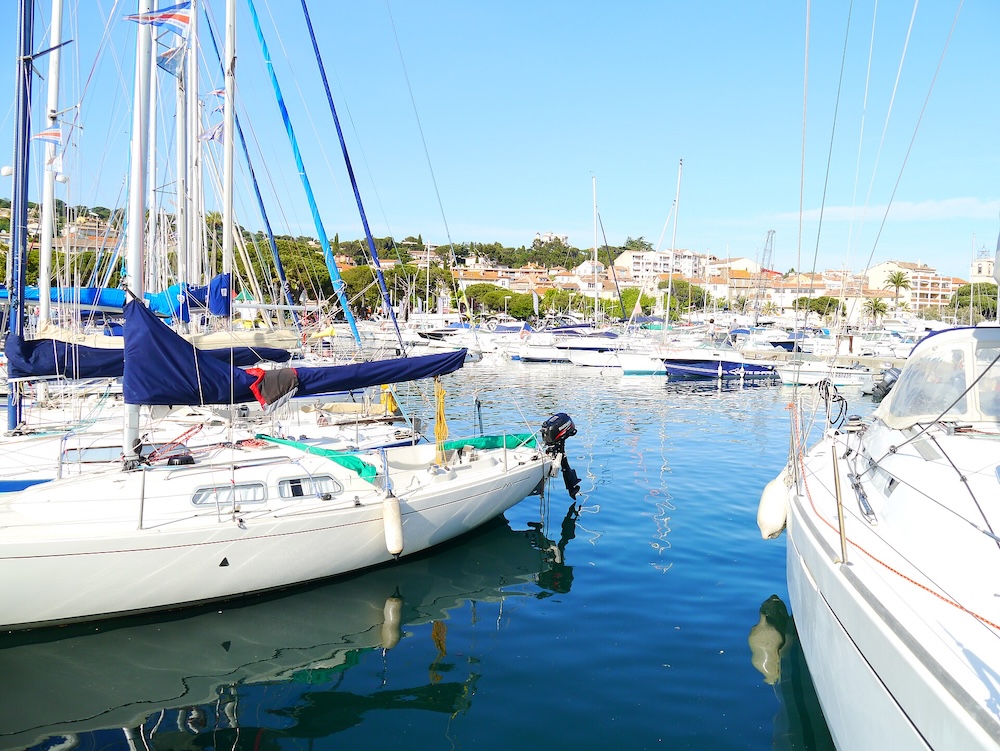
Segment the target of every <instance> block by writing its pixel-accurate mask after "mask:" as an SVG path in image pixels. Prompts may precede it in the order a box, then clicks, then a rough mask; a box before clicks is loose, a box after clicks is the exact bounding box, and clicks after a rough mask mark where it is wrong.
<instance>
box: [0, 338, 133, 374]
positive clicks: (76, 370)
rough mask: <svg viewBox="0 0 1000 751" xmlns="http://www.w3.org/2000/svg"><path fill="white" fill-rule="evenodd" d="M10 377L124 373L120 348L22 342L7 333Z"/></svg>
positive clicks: (51, 342)
mask: <svg viewBox="0 0 1000 751" xmlns="http://www.w3.org/2000/svg"><path fill="white" fill-rule="evenodd" d="M4 354H6V355H7V375H8V377H9V378H45V377H49V376H63V377H64V378H117V377H119V376H121V375H122V373H123V372H124V365H125V360H124V358H123V357H122V351H121V350H120V349H103V348H97V347H81V346H79V345H74V344H70V343H68V342H61V341H58V340H56V339H35V340H32V341H25V339H24V338H23V337H21V336H18V335H16V334H13V333H12V334H8V335H7V341H6V343H5V344H4Z"/></svg>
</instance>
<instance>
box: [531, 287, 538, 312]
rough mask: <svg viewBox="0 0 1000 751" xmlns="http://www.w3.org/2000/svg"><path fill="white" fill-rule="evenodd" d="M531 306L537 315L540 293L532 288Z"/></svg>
mask: <svg viewBox="0 0 1000 751" xmlns="http://www.w3.org/2000/svg"><path fill="white" fill-rule="evenodd" d="M531 307H532V308H534V310H535V315H536V316H537V315H538V293H537V292H535V290H531Z"/></svg>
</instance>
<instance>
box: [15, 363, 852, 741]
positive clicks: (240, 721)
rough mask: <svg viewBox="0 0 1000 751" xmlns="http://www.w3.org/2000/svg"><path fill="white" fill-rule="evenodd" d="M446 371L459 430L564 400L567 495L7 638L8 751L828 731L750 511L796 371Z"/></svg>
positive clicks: (780, 579)
mask: <svg viewBox="0 0 1000 751" xmlns="http://www.w3.org/2000/svg"><path fill="white" fill-rule="evenodd" d="M445 387H446V389H447V391H448V396H447V404H448V414H449V418H450V419H449V428H450V432H451V437H459V436H463V435H471V434H473V433H474V432H476V431H477V430H479V429H480V427H481V428H482V429H483V430H485V431H486V432H492V431H495V430H502V429H504V428H509V429H512V430H519V429H524V428H525V426H527V427H528V428H529V429H531V430H535V429H537V428H538V427H539V425H540V424H541V422H542V421H543V420H544V419H545V418H546V417H548V416H549V415H550V414H552V413H554V412H567V413H569V414H570V415H571V417H572V418H573V420H574V421H575V423H576V426H577V429H578V431H579V432H578V434H577V435H576V436H574V437H573V438H571V439H570V440H569V441H568V442H567V453H568V457H569V460H570V464H571V465H572V466H573V468H574V469H575V470H576V471H577V473H578V474H579V476H580V480H581V483H580V484H581V487H580V493H579V495H578V497H577V499H576V503H575V504H574V503H573V502H572V501H571V500H570V497H569V494H568V493H567V490H566V489H565V488H564V487H563V483H562V481H561V480H559V479H558V478H557V479H555V480H553V481H552V482H551V483H550V484H549V486H548V487H547V488H546V489H545V492H544V494H543V495H536V496H531V497H529V498H528V499H526V500H525V501H524V502H522V503H521V504H519V505H518V506H516V507H515V508H513V509H512V510H510V511H509V512H508V513H507V514H506V516H505V518H504V519H501V520H498V522H497V523H496V524H492V525H490V526H488V527H486V528H485V529H483V530H481V531H479V532H477V533H474V534H473V535H471V536H469V537H467V538H463V539H461V540H459V541H458V542H457V543H454V544H450V545H447V546H443V547H440V548H438V549H436V550H434V551H432V552H431V553H429V554H426V555H421V556H418V557H415V558H413V559H403V560H401V561H400V562H398V563H396V564H393V565H389V566H386V567H383V568H380V569H376V570H373V571H368V572H365V573H362V574H358V575H355V576H351V577H348V578H346V579H341V580H336V581H332V582H326V583H322V584H317V585H313V586H309V587H305V588H301V589H297V590H293V591H290V592H286V593H282V594H280V595H271V596H267V597H258V598H251V599H249V600H246V601H243V602H240V603H235V604H225V605H221V606H219V605H217V606H215V607H205V608H201V609H195V610H188V611H182V612H178V613H171V614H166V615H163V614H161V615H156V616H152V615H150V616H137V617H131V618H127V619H121V620H118V621H109V622H105V623H100V624H87V625H76V626H71V627H64V628H59V629H45V630H40V631H36V632H26V633H21V634H6V635H0V674H2V675H3V676H4V684H5V689H4V693H5V699H4V702H0V748H3V749H6V748H35V749H54V748H56V747H59V748H60V749H63V748H80V749H127V748H143V747H144V746H145V747H147V748H155V749H173V748H213V749H215V748H218V749H223V748H225V749H233V748H247V749H249V748H254V749H277V748H283V749H290V748H310V749H323V748H326V749H343V748H365V749H381V748H396V749H399V748H406V749H457V748H475V749H478V750H483V749H498V750H499V749H504V750H505V751H507V750H509V749H511V748H525V747H531V748H545V749H549V750H550V751H551V750H554V749H573V750H574V751H580V750H581V749H609V748H620V749H654V748H662V749H720V750H721V749H772V748H773V749H796V750H799V749H832V748H833V745H832V742H831V741H830V738H829V733H828V731H827V729H826V725H825V723H824V721H823V718H822V714H821V712H820V710H819V708H818V705H817V702H816V699H815V694H814V692H813V689H812V684H811V681H810V678H809V674H808V671H807V668H806V667H805V665H804V662H803V660H802V655H801V652H800V651H799V649H798V647H797V643H796V638H795V632H794V627H793V624H792V623H791V620H790V618H789V617H788V613H787V610H786V607H785V603H786V602H787V594H786V587H785V562H784V556H785V542H784V537H781V538H779V539H778V540H770V541H764V540H762V539H761V538H760V534H759V532H758V530H757V526H756V521H755V519H756V509H757V502H758V500H759V497H760V492H761V490H762V489H763V487H764V485H765V484H766V483H767V482H768V481H769V480H771V479H772V478H773V477H774V476H775V475H776V474H777V472H778V471H779V470H780V468H781V467H782V466H783V465H784V463H785V459H786V456H787V451H788V424H789V420H788V413H787V406H788V403H789V401H790V398H791V393H792V392H791V389H789V388H787V387H782V386H780V385H776V384H773V383H765V384H749V383H748V384H745V385H744V384H739V383H733V384H716V383H672V382H669V383H668V382H667V380H666V378H664V377H655V376H654V377H626V376H622V375H621V374H620V371H618V372H616V371H613V370H600V369H588V368H580V367H574V366H571V365H555V364H527V363H517V362H507V363H503V364H497V363H491V362H489V361H484V362H481V363H476V364H472V365H469V366H467V367H465V368H464V369H463V370H461V371H459V372H458V373H456V374H454V375H452V376H449V377H447V378H446V379H445ZM431 394H432V391H431V388H430V386H429V385H426V384H425V385H421V386H419V390H417V391H414V392H412V393H410V394H409V395H407V394H405V393H404V394H403V398H404V400H405V403H407V404H408V405H409V407H410V408H411V410H412V411H413V412H414V413H417V412H423V413H425V414H433V401H432V396H431ZM846 396H847V398H848V399H849V401H850V409H851V411H852V412H859V411H864V410H870V407H871V405H870V400H869V398H868V397H863V396H861V394H860V393H856V394H852V393H850V392H846ZM866 403H867V404H866ZM112 584H113V583H109V586H111V585H112Z"/></svg>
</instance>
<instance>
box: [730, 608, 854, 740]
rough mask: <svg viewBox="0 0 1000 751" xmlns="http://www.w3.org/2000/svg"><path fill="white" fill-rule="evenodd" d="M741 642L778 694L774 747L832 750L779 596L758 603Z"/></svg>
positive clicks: (794, 633)
mask: <svg viewBox="0 0 1000 751" xmlns="http://www.w3.org/2000/svg"><path fill="white" fill-rule="evenodd" d="M747 643H748V644H749V646H750V661H751V662H752V663H753V666H754V667H755V668H756V669H757V671H758V672H759V673H760V674H761V675H762V676H763V677H764V683H766V684H767V685H769V686H773V687H774V691H775V695H776V696H777V698H778V702H779V709H778V714H777V715H775V717H774V736H773V738H774V742H773V748H774V749H775V751H835V746H834V745H833V739H832V738H831V737H830V731H829V729H828V728H827V725H826V720H825V719H824V718H823V711H822V710H821V709H820V706H819V699H818V698H817V697H816V689H815V688H814V687H813V684H812V678H811V677H810V675H809V669H808V667H807V666H806V661H805V655H803V653H802V648H801V647H800V646H799V641H798V635H797V633H796V631H795V622H794V621H793V620H792V618H791V616H790V615H789V614H788V608H787V607H786V606H785V603H784V602H782V600H781V598H780V597H778V596H777V595H771V596H770V597H769V598H767V599H766V600H765V601H764V602H763V603H762V604H761V606H760V620H759V621H758V622H757V624H756V625H754V627H753V628H751V629H750V635H749V636H748V637H747Z"/></svg>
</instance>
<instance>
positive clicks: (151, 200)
mask: <svg viewBox="0 0 1000 751" xmlns="http://www.w3.org/2000/svg"><path fill="white" fill-rule="evenodd" d="M158 4H159V3H158V2H157V0H152V1H151V6H152V7H151V8H150V10H151V11H155V10H157V6H158ZM152 28H155V27H152ZM152 28H151V29H150V42H149V53H148V57H149V84H148V86H149V104H148V105H147V106H148V112H149V118H148V123H147V125H146V127H147V129H148V130H149V134H148V135H147V137H146V208H147V210H148V211H147V213H148V216H147V217H146V219H145V221H146V236H145V238H143V245H144V246H145V248H146V258H145V259H144V260H146V261H151V262H150V263H144V264H143V273H147V267H148V268H149V269H151V270H153V271H154V272H155V271H156V270H157V268H158V267H161V263H160V262H159V261H158V259H157V256H156V253H157V247H156V218H157V217H156V212H157V200H156V114H155V113H156V97H157V93H158V92H157V89H158V86H157V80H156V79H157V75H156V69H157V66H156V42H155V41H154V36H155V32H154V31H152ZM149 281H150V280H148V279H145V280H144V281H143V284H144V285H145V284H147V283H148V282H149ZM164 286H166V285H164ZM143 289H145V286H144V287H143ZM154 289H155V287H154Z"/></svg>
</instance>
